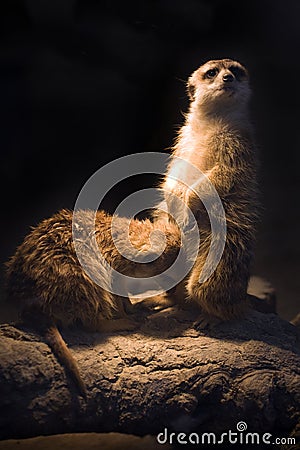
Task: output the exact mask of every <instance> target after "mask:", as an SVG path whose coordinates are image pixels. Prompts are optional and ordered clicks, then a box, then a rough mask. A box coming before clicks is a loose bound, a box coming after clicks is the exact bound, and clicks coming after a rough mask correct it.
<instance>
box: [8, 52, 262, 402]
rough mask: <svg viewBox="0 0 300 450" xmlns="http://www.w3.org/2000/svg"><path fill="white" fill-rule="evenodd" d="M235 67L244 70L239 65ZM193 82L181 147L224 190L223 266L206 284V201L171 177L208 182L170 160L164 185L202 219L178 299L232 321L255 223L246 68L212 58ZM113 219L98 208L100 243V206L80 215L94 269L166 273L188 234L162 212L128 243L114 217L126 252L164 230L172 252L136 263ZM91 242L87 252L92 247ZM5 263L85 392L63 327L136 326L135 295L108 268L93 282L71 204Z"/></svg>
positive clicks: (241, 298)
mask: <svg viewBox="0 0 300 450" xmlns="http://www.w3.org/2000/svg"><path fill="white" fill-rule="evenodd" d="M214 68H217V70H218V71H219V72H218V74H217V75H216V77H214V79H210V78H206V75H205V74H206V73H207V70H209V69H214ZM237 68H238V69H241V70H242V71H243V72H237V71H236V70H237ZM224 74H230V76H232V77H233V79H232V81H231V84H230V86H231V87H232V89H229V90H225V89H223V87H224V86H225V84H226V83H225V82H224V81H223V80H222V77H223V75H224ZM226 86H228V85H227V84H226ZM188 89H189V93H190V96H191V105H190V109H189V113H188V114H187V117H186V122H185V124H184V126H183V127H182V128H181V130H180V133H179V136H178V140H177V142H176V145H175V147H174V155H176V156H179V157H180V158H182V159H185V160H187V161H189V162H191V163H192V164H193V165H194V166H196V167H198V168H199V169H200V170H201V171H203V172H204V173H205V174H206V175H207V177H208V178H209V180H210V181H211V182H212V183H213V185H214V186H215V188H216V189H217V191H218V193H219V196H220V198H221V200H222V203H223V206H224V209H225V213H226V220H227V240H226V245H225V251H224V253H223V256H222V259H221V261H220V262H219V264H218V266H217V268H216V270H215V271H214V273H213V274H212V275H211V276H210V278H209V279H208V280H207V281H205V282H204V283H202V284H199V283H198V279H199V276H200V273H201V270H202V268H203V264H204V262H205V259H206V255H207V253H208V249H209V245H210V237H211V230H210V226H209V221H208V218H207V214H206V212H205V209H204V207H203V204H202V202H201V201H200V200H199V199H198V197H197V196H196V195H195V194H194V193H193V191H192V190H190V189H188V188H187V187H186V186H185V185H184V184H182V183H180V182H175V183H174V182H172V181H171V182H170V180H171V178H170V175H172V173H173V172H174V171H175V173H176V171H177V172H178V170H179V171H181V172H182V170H183V173H181V175H182V176H183V179H184V181H186V182H187V183H188V184H190V185H191V184H193V185H194V186H195V187H196V189H197V190H198V191H199V192H200V191H202V194H203V193H204V194H205V184H203V182H202V181H203V180H191V179H190V172H189V171H187V172H186V173H184V168H183V169H182V167H178V165H177V162H176V161H175V160H173V161H172V162H171V164H170V167H169V169H168V171H167V174H166V178H165V181H164V183H163V184H162V186H161V187H162V188H163V189H164V190H165V192H166V200H167V203H168V194H167V193H168V192H173V193H175V195H176V196H177V197H179V198H181V199H182V200H184V201H185V202H186V203H187V204H188V205H189V206H190V208H191V209H192V211H193V213H194V215H195V217H196V219H197V224H198V227H199V230H200V238H201V242H200V248H199V253H198V257H197V260H196V262H195V264H194V267H193V268H192V270H191V272H190V273H189V274H188V276H187V277H186V278H185V279H184V280H183V281H182V282H181V283H179V285H178V287H177V288H176V290H175V294H174V291H173V294H174V295H172V297H173V300H174V301H178V302H181V303H182V301H183V300H186V304H187V305H190V304H194V305H198V306H200V307H201V309H202V311H203V312H204V313H207V314H208V315H209V317H212V316H214V317H218V318H221V319H230V318H233V317H238V316H239V315H240V314H241V313H242V311H243V309H244V305H245V299H246V290H247V284H248V279H249V267H250V262H251V259H252V253H253V243H254V237H255V224H256V221H257V204H258V202H257V187H256V156H255V144H254V143H253V133H252V129H251V126H250V123H249V120H248V107H247V101H248V97H249V85H248V79H247V74H246V71H245V69H244V68H243V67H242V66H241V65H240V64H239V63H237V62H234V61H231V60H221V61H210V62H208V63H206V64H205V65H203V66H201V67H200V68H199V69H198V70H197V71H196V72H194V74H193V75H192V76H191V78H190V79H189V83H188ZM203 191H204V192H203ZM111 220H112V218H111V216H109V215H108V214H106V213H105V212H103V211H99V212H97V214H96V221H95V236H96V244H95V243H93V242H92V240H91V239H90V234H89V233H88V232H85V229H86V227H87V228H88V229H91V228H92V227H93V223H94V222H93V221H94V212H92V211H79V212H77V213H76V223H77V226H78V227H79V229H81V230H82V245H81V252H82V254H83V256H84V258H85V262H86V263H87V265H88V266H89V268H90V270H91V271H92V272H93V270H94V271H96V267H97V264H96V263H97V254H98V253H99V252H101V253H102V254H103V256H104V257H105V258H106V260H107V261H108V263H109V264H110V265H111V266H112V267H113V268H114V269H116V270H118V271H119V272H121V273H123V274H125V275H129V276H133V277H143V276H145V277H149V276H152V275H155V274H159V273H161V272H162V271H164V270H165V269H166V268H167V267H169V266H170V264H171V263H172V262H173V260H174V258H175V257H176V255H177V252H178V250H179V248H180V245H181V241H180V233H179V232H178V227H177V226H176V225H175V224H174V223H173V221H172V220H169V219H168V216H166V215H165V214H164V215H160V214H158V215H157V218H156V220H155V221H154V223H152V222H151V221H149V220H145V221H142V222H141V221H137V220H133V221H131V225H130V233H129V235H130V240H131V244H132V246H131V247H130V246H129V245H128V235H127V234H126V233H125V231H124V230H126V225H127V219H122V218H117V223H116V235H117V242H118V247H119V248H120V249H121V250H122V249H123V250H124V249H125V250H128V252H129V253H128V252H127V255H128V258H129V259H130V256H135V255H136V254H139V253H141V252H145V253H147V252H148V253H149V252H150V253H151V252H154V254H155V252H156V251H157V250H158V249H159V244H160V237H159V236H157V237H156V238H155V239H154V246H153V240H152V245H151V243H150V234H151V233H152V232H153V231H154V230H159V231H161V232H162V233H163V234H165V236H166V249H165V252H164V253H163V254H162V255H161V256H160V257H159V258H157V259H156V260H155V261H153V262H152V263H147V264H139V263H136V262H132V261H129V260H128V259H126V258H124V257H123V256H122V255H121V254H120V253H119V251H118V249H117V248H116V247H115V245H114V242H113V240H112V236H111ZM190 244H191V245H193V243H190ZM87 248H88V249H89V251H86V250H85V249H87ZM158 253H159V252H158ZM7 266H8V267H7V269H8V270H7V276H8V278H7V288H8V298H9V299H10V300H11V301H15V302H17V304H18V305H19V307H20V309H21V310H23V317H24V318H26V317H27V319H29V321H30V322H31V323H32V324H33V325H34V326H36V327H37V322H38V321H39V320H42V322H43V321H44V322H45V324H44V327H43V333H44V335H45V336H46V337H47V340H48V342H49V345H50V346H51V348H52V349H53V351H54V353H55V354H56V356H57V357H58V359H59V360H60V361H61V362H62V363H63V365H64V367H66V368H67V369H68V371H69V373H71V374H72V377H73V379H74V380H75V381H76V384H77V387H78V389H79V391H80V392H81V394H82V395H85V387H84V384H83V383H82V380H81V377H80V375H79V372H78V368H77V366H76V363H75V361H74V360H73V357H72V355H71V352H70V350H68V348H67V347H66V345H65V343H64V341H63V340H62V338H61V335H60V334H59V332H58V328H57V327H59V326H62V327H67V326H70V325H77V324H81V325H82V326H83V327H84V328H85V329H87V330H89V331H116V330H120V329H121V330H123V329H130V328H132V326H134V325H133V324H132V322H131V321H130V320H129V319H128V316H127V314H126V313H127V311H126V309H128V305H129V306H130V303H129V301H128V299H127V300H126V299H125V298H124V297H120V296H118V295H114V294H111V293H110V292H109V286H110V283H111V280H110V279H108V278H109V277H107V274H106V273H103V274H102V273H100V274H99V273H95V275H96V276H97V277H99V276H100V278H101V277H102V278H103V280H104V281H105V280H106V283H107V289H105V288H103V287H100V286H98V285H97V284H95V283H94V282H93V281H92V280H91V279H90V277H89V276H88V275H87V274H86V272H85V271H84V270H83V268H82V266H81V265H80V264H79V261H78V259H77V256H76V253H75V249H74V243H73V240H72V212H71V211H67V210H63V211H60V212H59V213H57V214H55V215H54V216H53V217H51V218H49V219H47V220H44V221H43V222H41V223H40V225H38V226H37V227H36V228H34V229H33V230H32V232H31V233H30V234H29V235H28V236H27V237H26V238H25V240H24V242H23V243H22V244H21V245H20V246H19V247H18V249H17V251H16V253H15V255H14V256H13V257H12V258H11V260H10V261H9V262H8V264H7ZM97 270H98V269H97ZM100 272H101V271H100ZM35 317H36V318H38V319H35Z"/></svg>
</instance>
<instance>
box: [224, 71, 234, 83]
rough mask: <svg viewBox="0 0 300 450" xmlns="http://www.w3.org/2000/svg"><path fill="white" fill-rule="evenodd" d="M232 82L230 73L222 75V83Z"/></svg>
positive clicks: (232, 78)
mask: <svg viewBox="0 0 300 450" xmlns="http://www.w3.org/2000/svg"><path fill="white" fill-rule="evenodd" d="M233 80H234V77H233V75H231V73H224V75H223V81H225V82H226V83H227V82H230V83H231V82H232V81H233Z"/></svg>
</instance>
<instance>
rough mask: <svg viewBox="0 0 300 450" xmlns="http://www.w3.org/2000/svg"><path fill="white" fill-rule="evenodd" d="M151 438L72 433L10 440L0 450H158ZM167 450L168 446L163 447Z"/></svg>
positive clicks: (1, 444) (1, 445) (4, 442)
mask: <svg viewBox="0 0 300 450" xmlns="http://www.w3.org/2000/svg"><path fill="white" fill-rule="evenodd" d="M160 448H161V445H159V444H158V443H157V441H156V439H155V438H154V437H153V436H145V437H143V438H141V437H138V436H132V435H125V434H120V433H101V434H100V433H80V434H79V433H74V434H59V435H54V436H39V437H36V438H29V439H21V440H17V439H10V440H5V441H2V442H0V450H17V449H18V450H101V449H102V450H158V449H160ZM163 448H164V450H169V448H170V446H169V445H164V447H163Z"/></svg>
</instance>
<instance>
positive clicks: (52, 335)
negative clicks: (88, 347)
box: [44, 324, 87, 399]
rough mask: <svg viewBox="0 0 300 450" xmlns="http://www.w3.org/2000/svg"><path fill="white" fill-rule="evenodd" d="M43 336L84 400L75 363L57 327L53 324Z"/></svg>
mask: <svg viewBox="0 0 300 450" xmlns="http://www.w3.org/2000/svg"><path fill="white" fill-rule="evenodd" d="M44 336H45V338H46V340H47V343H48V345H49V347H50V348H51V350H52V351H53V353H54V355H55V356H56V358H57V359H58V361H59V362H60V363H61V364H62V366H63V367H64V368H65V369H66V370H67V372H68V374H69V375H70V377H71V378H72V380H73V382H74V383H75V385H76V387H77V389H78V391H79V393H80V395H82V397H83V398H84V399H86V397H87V391H86V387H85V385H84V383H83V381H82V378H81V375H80V373H79V369H78V366H77V363H76V361H75V359H74V358H73V355H72V353H71V351H70V349H69V348H68V347H67V344H66V343H65V341H64V340H63V338H62V335H61V334H60V332H59V330H58V328H57V326H56V325H54V324H53V325H50V326H49V327H48V328H46V330H45V332H44Z"/></svg>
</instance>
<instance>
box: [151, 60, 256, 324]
mask: <svg viewBox="0 0 300 450" xmlns="http://www.w3.org/2000/svg"><path fill="white" fill-rule="evenodd" d="M188 91H189V95H190V98H191V104H190V108H189V112H188V114H187V116H186V121H185V124H184V126H183V127H182V128H181V130H180V132H179V135H178V139H177V142H176V144H175V146H174V149H173V155H174V156H177V157H180V158H182V159H183V160H185V161H188V162H189V163H191V164H193V165H194V166H195V167H197V168H198V169H200V170H201V171H202V172H203V173H204V174H205V175H206V177H207V178H208V179H209V180H210V182H211V183H212V184H213V185H214V187H215V188H216V190H217V192H218V194H219V196H220V199H221V201H222V204H223V207H224V210H225V214H226V222H227V223H226V225H227V237H226V244H225V249H224V252H223V255H222V258H221V260H220V262H219V264H218V266H217V268H216V270H215V271H214V273H213V274H212V275H211V276H210V277H209V279H208V280H207V281H205V282H204V283H199V277H200V274H201V271H202V268H203V265H204V263H205V260H206V257H207V254H208V250H209V246H210V243H211V239H210V238H211V229H210V225H209V220H208V217H207V213H206V211H205V208H204V206H203V204H202V202H201V200H200V199H199V197H198V196H197V195H196V194H195V192H194V191H193V190H191V189H189V188H188V187H187V186H186V185H184V184H183V183H187V184H188V185H189V186H192V187H193V188H194V189H195V190H196V191H197V192H198V193H201V195H202V196H203V195H206V187H205V183H206V181H205V178H201V179H200V180H197V179H193V173H192V171H191V170H190V169H189V167H188V166H187V167H185V166H184V164H182V162H180V161H178V160H176V158H173V160H172V162H171V164H170V166H169V169H168V172H167V174H166V177H165V180H164V182H163V183H162V185H161V188H162V189H163V190H164V191H165V200H166V203H167V204H168V206H169V211H170V209H172V201H171V200H170V199H169V192H171V193H172V194H175V195H176V197H179V198H181V199H182V200H183V201H184V202H185V203H186V204H187V205H188V206H189V207H190V208H191V210H192V212H193V214H194V216H195V217H196V220H197V224H198V227H199V231H200V248H199V253H198V257H197V260H196V263H195V265H194V267H193V269H192V271H191V272H190V274H189V275H188V276H187V277H186V279H185V280H184V281H183V282H182V283H180V284H179V286H178V287H177V289H176V293H175V296H176V297H177V301H182V299H188V304H190V301H192V304H196V305H198V306H200V307H201V309H202V311H203V312H204V313H206V314H208V316H210V317H211V316H214V317H217V318H219V319H222V320H227V319H231V318H234V317H238V316H240V315H241V314H242V312H243V310H244V306H245V301H246V292H247V285H248V280H249V268H250V263H251V260H252V254H253V245H254V241H255V227H256V223H257V218H258V196H257V182H256V166H257V163H256V161H257V159H256V158H257V156H256V152H255V143H254V141H253V132H252V127H251V124H250V122H249V119H248V100H249V97H250V88H249V82H248V74H247V71H246V69H245V68H244V67H243V66H242V65H241V64H240V63H238V62H236V61H232V60H230V59H225V60H217V61H209V62H208V63H206V64H204V65H203V66H201V67H200V68H199V69H198V70H196V71H195V72H194V73H193V74H192V76H191V77H190V78H189V80H188ZM178 175H180V180H181V181H175V180H174V178H173V177H174V176H175V177H176V176H178ZM170 212H172V211H170ZM177 215H178V213H177ZM164 220H165V221H166V220H167V221H168V222H169V223H172V220H170V219H166V215H162V216H159V215H158V222H160V221H164Z"/></svg>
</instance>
